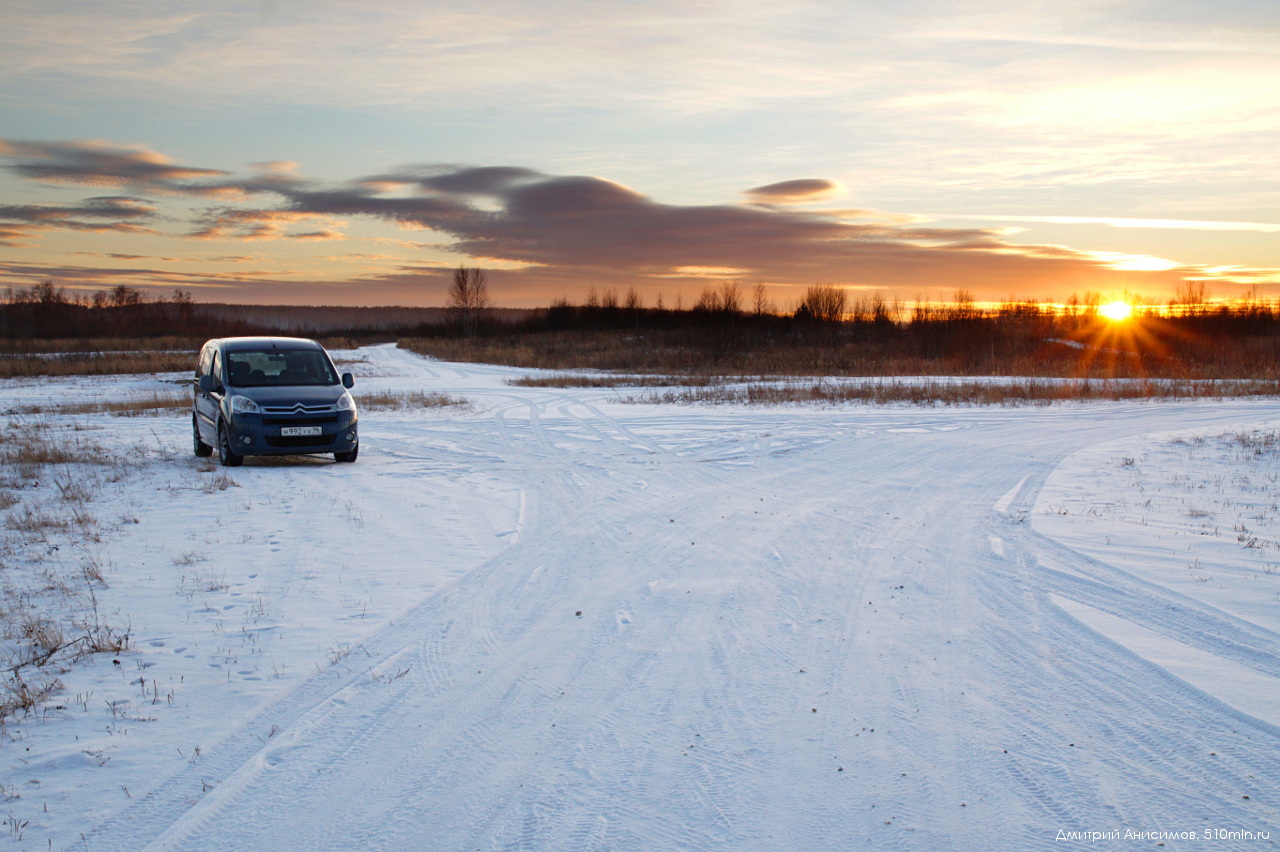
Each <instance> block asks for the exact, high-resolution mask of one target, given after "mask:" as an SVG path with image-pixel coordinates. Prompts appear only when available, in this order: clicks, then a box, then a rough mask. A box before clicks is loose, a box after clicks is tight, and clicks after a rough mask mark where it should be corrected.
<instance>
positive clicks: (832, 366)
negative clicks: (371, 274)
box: [0, 282, 1280, 380]
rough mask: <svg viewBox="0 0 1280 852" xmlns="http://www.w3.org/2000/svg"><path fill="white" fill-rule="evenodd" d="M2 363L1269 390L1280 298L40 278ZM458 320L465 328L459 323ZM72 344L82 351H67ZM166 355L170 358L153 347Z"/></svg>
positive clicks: (1279, 338) (13, 324)
mask: <svg viewBox="0 0 1280 852" xmlns="http://www.w3.org/2000/svg"><path fill="white" fill-rule="evenodd" d="M0 296H2V298H0V352H10V353H16V352H36V351H39V352H52V351H57V350H59V347H61V351H73V350H75V349H77V348H88V349H95V350H97V349H106V348H111V347H110V346H109V345H108V344H106V343H104V341H105V340H107V339H111V338H115V339H117V340H122V341H128V342H129V346H123V347H117V348H139V349H141V348H155V347H154V346H139V345H138V341H146V340H152V341H154V342H155V343H156V345H157V346H159V344H160V343H161V339H162V338H163V339H164V340H165V341H185V342H186V344H187V345H188V348H189V347H190V346H198V345H199V342H200V341H201V340H203V339H205V338H209V337H224V336H231V335H242V334H295V335H301V336H309V337H320V338H321V339H324V340H326V341H327V342H329V343H331V344H332V345H338V346H341V345H344V344H347V343H349V344H351V345H357V344H361V343H369V342H379V341H388V340H397V339H398V340H401V341H402V344H403V345H406V346H410V347H411V348H414V349H415V350H417V351H420V352H424V353H426V354H431V355H434V356H436V357H441V358H446V359H451V360H469V361H484V362H491V363H505V364H511V365H514V366H525V367H542V368H549V369H573V368H598V369H608V370H623V371H638V372H657V373H672V374H685V375H690V374H715V375H812V376H826V375H843V376H903V375H957V376H977V375H1010V376H1014V375H1020V376H1059V377H1088V378H1092V377H1097V378H1113V377H1135V378H1171V379H1206V378H1207V379H1267V380H1270V379H1280V302H1277V301H1274V300H1265V299H1259V298H1250V299H1245V300H1240V301H1237V302H1234V303H1230V304H1220V305H1219V304H1211V303H1208V302H1207V301H1203V300H1198V301H1186V302H1182V303H1177V304H1174V305H1169V306H1163V307H1159V308H1157V307H1154V306H1147V307H1141V308H1139V309H1138V310H1137V312H1136V313H1135V315H1134V316H1133V317H1132V318H1130V319H1128V320H1125V321H1122V322H1117V321H1113V320H1109V319H1107V318H1106V317H1105V316H1103V314H1102V312H1101V310H1100V308H1101V306H1100V305H1099V304H1098V301H1099V300H1098V299H1096V298H1093V297H1086V299H1085V300H1083V301H1078V300H1074V299H1073V300H1072V302H1069V303H1068V304H1067V305H1065V306H1057V305H1048V304H1044V303H1038V302H1033V301H1015V300H1010V301H1008V302H1005V303H1002V304H998V305H982V304H979V303H977V302H976V301H975V300H974V299H973V298H972V296H970V295H969V294H967V293H965V292H963V291H961V292H958V293H956V294H955V296H954V298H953V299H952V300H950V301H948V302H937V303H931V302H923V301H919V300H917V301H915V302H912V303H903V302H901V301H889V300H886V299H884V298H883V297H882V296H881V295H880V294H877V293H874V292H872V293H863V294H858V295H854V296H853V297H850V295H849V291H846V290H844V289H842V288H838V287H835V286H829V285H815V286H814V287H810V288H809V289H808V290H807V291H806V293H805V295H804V298H803V299H802V300H801V301H800V302H799V304H798V305H797V306H796V307H795V308H794V309H792V310H788V311H786V312H782V311H779V310H778V309H777V307H776V306H775V305H774V304H772V303H771V302H770V301H769V300H768V299H767V294H766V292H765V290H764V288H763V287H755V288H752V289H746V288H743V287H741V286H739V285H737V284H736V283H727V284H722V285H719V286H716V287H709V288H706V289H705V290H704V291H703V293H702V295H701V296H700V297H699V298H698V299H697V300H695V301H694V302H693V303H692V304H689V305H687V306H686V305H685V304H683V303H682V302H681V301H677V302H676V303H675V304H674V305H671V306H667V305H664V304H663V303H662V300H661V299H659V300H658V302H657V303H656V304H653V305H645V304H643V303H642V300H641V299H640V297H639V295H638V294H637V293H636V291H634V290H629V291H627V293H626V294H625V295H624V296H623V297H621V298H619V297H618V296H617V295H616V294H615V293H614V292H613V291H604V292H603V293H596V292H594V291H591V292H589V294H588V297H587V299H586V300H585V301H584V302H583V303H581V304H571V303H570V302H568V300H565V299H561V300H559V301H557V302H556V303H554V304H552V305H551V306H550V307H547V308H542V309H534V310H509V309H507V310H504V309H495V308H486V309H484V310H483V311H482V312H480V313H479V315H478V317H477V316H463V315H462V314H461V313H460V312H459V311H458V310H456V309H450V308H304V307H289V306H275V307H272V306H243V305H210V304H197V303H194V302H193V301H192V299H191V297H190V295H189V294H187V293H185V292H183V291H174V293H173V294H172V296H170V297H168V298H160V299H156V298H146V297H144V296H143V294H142V293H140V292H139V291H137V290H134V289H131V288H128V287H116V288H114V289H111V290H104V291H99V292H97V293H93V294H90V295H87V296H86V295H71V294H68V293H67V292H66V291H65V290H64V289H62V288H60V287H55V286H54V285H53V284H52V283H50V282H44V283H41V284H37V285H35V286H33V287H30V288H23V289H16V290H15V289H9V290H8V291H6V292H5V293H3V294H0ZM464 319H470V322H464V321H463V320H464ZM77 341H79V343H80V344H81V345H80V346H77V345H76V342H77ZM163 348H173V349H176V348H179V346H178V345H169V344H167V343H166V345H165V346H164V347H163Z"/></svg>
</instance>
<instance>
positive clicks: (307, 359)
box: [227, 349, 338, 388]
mask: <svg viewBox="0 0 1280 852" xmlns="http://www.w3.org/2000/svg"><path fill="white" fill-rule="evenodd" d="M227 373H228V375H229V376H230V378H231V384H232V385H234V386H236V387H242V388H252V387H278V386H281V385H336V384H337V383H338V377H337V375H336V374H335V373H334V372H333V365H332V364H331V363H330V362H329V359H328V358H327V357H325V354H324V353H323V352H321V351H319V350H316V349H254V350H244V351H240V352H228V353H227Z"/></svg>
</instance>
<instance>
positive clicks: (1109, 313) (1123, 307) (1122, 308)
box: [1098, 300, 1133, 322]
mask: <svg viewBox="0 0 1280 852" xmlns="http://www.w3.org/2000/svg"><path fill="white" fill-rule="evenodd" d="M1098 312H1099V313H1101V314H1102V315H1103V316H1104V317H1106V318H1107V319H1109V320H1111V321H1112V322H1120V321H1121V320H1127V319H1128V318H1129V317H1130V316H1132V314H1133V306H1132V305H1130V304H1129V303H1128V302H1123V301H1120V300H1117V301H1114V302H1108V303H1107V304H1105V305H1103V306H1102V307H1100V308H1099V309H1098Z"/></svg>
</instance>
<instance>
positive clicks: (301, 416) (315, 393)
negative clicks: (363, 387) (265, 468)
mask: <svg viewBox="0 0 1280 852" xmlns="http://www.w3.org/2000/svg"><path fill="white" fill-rule="evenodd" d="M354 384H355V379H354V378H353V377H352V375H351V374H350V373H343V374H342V375H341V376H339V375H338V371H337V369H336V368H335V367H334V366H333V359H331V358H330V357H329V353H328V352H326V351H325V349H324V347H323V346H321V345H320V344H319V343H316V342H315V341H314V340H303V339H301V338H297V337H226V338H222V339H218V340H210V341H209V342H208V343H206V344H205V345H204V347H203V348H202V349H201V350H200V359H199V361H198V362H197V364H196V380H195V400H194V403H193V405H192V411H191V432H192V443H193V445H194V447H195V453H196V455H197V456H210V455H212V454H213V451H214V449H215V448H216V449H217V451H218V459H219V461H221V462H222V464H223V465H225V466H226V467H235V466H236V465H238V464H240V463H241V462H242V461H244V457H245V456H273V455H274V456H278V455H295V454H301V453H333V457H334V458H335V459H337V460H338V461H340V462H353V461H355V460H356V455H357V454H358V453H359V452H360V437H359V434H358V433H357V431H356V420H357V415H356V403H355V400H353V399H352V398H351V394H350V393H348V392H347V389H348V388H350V387H351V386H352V385H354Z"/></svg>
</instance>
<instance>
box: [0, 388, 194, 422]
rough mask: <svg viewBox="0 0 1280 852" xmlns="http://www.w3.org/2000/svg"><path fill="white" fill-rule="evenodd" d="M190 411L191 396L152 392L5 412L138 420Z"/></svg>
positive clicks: (46, 404)
mask: <svg viewBox="0 0 1280 852" xmlns="http://www.w3.org/2000/svg"><path fill="white" fill-rule="evenodd" d="M190 408H191V395H190V394H184V393H171V394H162V393H153V394H150V395H149V396H137V397H131V398H129V399H113V400H108V399H101V400H92V401H89V402H50V403H33V404H29V405H20V406H16V407H14V408H11V409H9V410H8V411H6V412H5V413H6V414H10V415H39V414H115V415H119V416H121V417H139V416H142V415H147V414H163V413H167V412H170V411H185V410H187V409H190Z"/></svg>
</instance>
